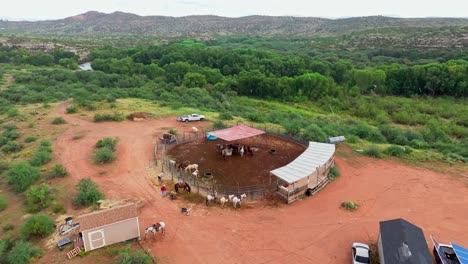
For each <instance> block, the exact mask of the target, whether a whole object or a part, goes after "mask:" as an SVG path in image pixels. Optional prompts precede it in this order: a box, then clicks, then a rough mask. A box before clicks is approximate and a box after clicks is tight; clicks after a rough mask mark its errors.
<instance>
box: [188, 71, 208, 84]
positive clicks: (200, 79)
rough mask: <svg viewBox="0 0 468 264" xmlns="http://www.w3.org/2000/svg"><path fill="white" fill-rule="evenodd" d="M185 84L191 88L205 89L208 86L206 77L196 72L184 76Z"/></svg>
mask: <svg viewBox="0 0 468 264" xmlns="http://www.w3.org/2000/svg"><path fill="white" fill-rule="evenodd" d="M183 84H184V85H185V86H187V87H189V88H193V87H200V88H203V87H205V85H206V84H207V82H206V78H205V75H203V74H201V73H196V72H189V73H187V74H185V76H184V82H183Z"/></svg>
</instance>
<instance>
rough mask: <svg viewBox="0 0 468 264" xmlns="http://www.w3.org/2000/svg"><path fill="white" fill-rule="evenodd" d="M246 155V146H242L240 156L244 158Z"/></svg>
mask: <svg viewBox="0 0 468 264" xmlns="http://www.w3.org/2000/svg"><path fill="white" fill-rule="evenodd" d="M244 153H245V150H244V146H241V147H240V149H239V154H240V156H241V158H242V157H244Z"/></svg>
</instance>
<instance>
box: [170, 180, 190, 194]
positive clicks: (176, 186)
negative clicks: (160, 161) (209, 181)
mask: <svg viewBox="0 0 468 264" xmlns="http://www.w3.org/2000/svg"><path fill="white" fill-rule="evenodd" d="M179 188H182V189H185V190H186V191H187V192H190V191H191V190H192V188H190V185H189V184H188V183H186V182H178V183H176V184H174V189H175V191H176V192H179Z"/></svg>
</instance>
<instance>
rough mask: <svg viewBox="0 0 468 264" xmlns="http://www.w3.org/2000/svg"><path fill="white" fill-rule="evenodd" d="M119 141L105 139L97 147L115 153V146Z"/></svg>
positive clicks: (116, 139)
mask: <svg viewBox="0 0 468 264" xmlns="http://www.w3.org/2000/svg"><path fill="white" fill-rule="evenodd" d="M118 141H119V139H118V138H103V139H101V140H99V141H98V142H97V143H96V147H98V148H108V149H110V150H112V151H115V146H116V145H117V142H118Z"/></svg>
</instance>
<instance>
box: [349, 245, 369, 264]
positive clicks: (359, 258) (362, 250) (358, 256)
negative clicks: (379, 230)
mask: <svg viewBox="0 0 468 264" xmlns="http://www.w3.org/2000/svg"><path fill="white" fill-rule="evenodd" d="M369 255H370V251H369V246H368V245H366V244H363V243H353V249H352V257H353V264H364V263H365V264H368V263H370V258H369Z"/></svg>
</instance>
